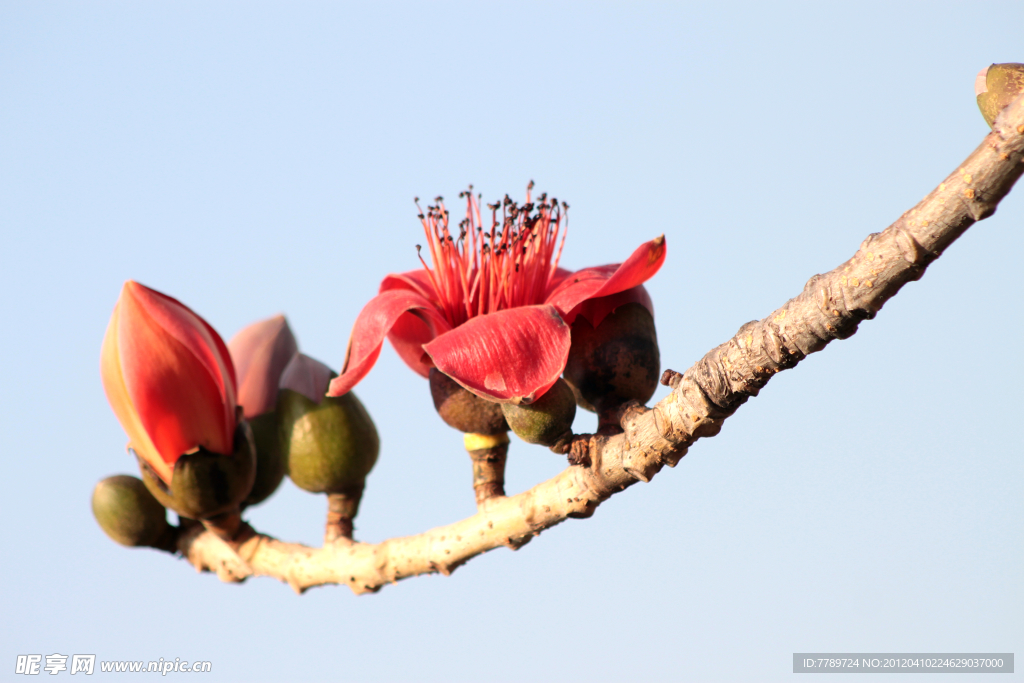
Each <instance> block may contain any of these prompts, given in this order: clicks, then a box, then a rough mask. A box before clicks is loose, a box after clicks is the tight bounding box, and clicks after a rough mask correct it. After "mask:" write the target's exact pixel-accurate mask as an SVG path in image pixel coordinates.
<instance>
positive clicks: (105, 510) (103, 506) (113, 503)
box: [92, 474, 171, 548]
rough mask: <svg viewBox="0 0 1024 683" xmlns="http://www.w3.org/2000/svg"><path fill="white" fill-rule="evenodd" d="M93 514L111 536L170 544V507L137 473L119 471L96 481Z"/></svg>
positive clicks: (130, 542)
mask: <svg viewBox="0 0 1024 683" xmlns="http://www.w3.org/2000/svg"><path fill="white" fill-rule="evenodd" d="M92 514H93V515H94V516H95V517H96V521H97V522H99V525H100V528H101V529H103V531H104V533H106V534H107V536H110V538H112V539H114V540H115V541H117V542H118V543H120V544H121V545H126V546H129V547H140V546H150V547H153V548H159V547H164V546H165V545H167V541H168V535H169V533H170V530H171V525H170V524H168V523H167V510H165V509H164V506H163V505H161V504H160V503H159V502H157V500H156V498H154V497H153V494H151V493H150V492H149V491H148V490H147V489H146V486H145V484H143V483H142V481H141V480H140V479H138V478H137V477H132V476H129V475H127V474H118V475H116V476H113V477H107V478H106V479H103V480H102V481H100V483H98V484H96V488H95V489H93V492H92Z"/></svg>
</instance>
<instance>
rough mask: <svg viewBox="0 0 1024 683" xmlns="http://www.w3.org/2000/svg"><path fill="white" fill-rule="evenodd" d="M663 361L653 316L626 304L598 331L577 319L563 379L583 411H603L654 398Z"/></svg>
mask: <svg viewBox="0 0 1024 683" xmlns="http://www.w3.org/2000/svg"><path fill="white" fill-rule="evenodd" d="M660 363H661V358H660V356H659V353H658V335H657V333H656V332H655V329H654V316H652V315H651V312H650V311H649V310H647V308H646V307H645V306H643V305H642V304H639V303H628V304H624V305H622V306H619V307H618V308H617V309H615V311H614V312H612V313H611V314H610V315H608V316H607V317H606V318H605V319H604V320H602V321H601V323H600V324H599V325H598V326H597V329H596V330H595V329H594V328H593V327H592V326H591V325H590V322H589V321H588V320H587V319H586V318H584V317H583V316H577V317H576V320H575V321H574V322H573V324H572V346H571V347H570V348H569V360H568V362H567V363H566V365H565V372H564V373H563V377H565V379H566V381H567V382H569V385H570V387H571V388H572V391H573V393H574V394H575V395H576V401H577V403H579V405H580V407H581V408H584V409H586V410H591V411H594V412H597V413H603V412H605V411H608V410H612V409H614V408H616V407H618V406H620V405H622V404H623V403H626V402H627V401H630V400H636V401H639V402H640V403H647V401H649V400H651V396H653V395H654V390H655V389H657V388H658V370H659V367H660Z"/></svg>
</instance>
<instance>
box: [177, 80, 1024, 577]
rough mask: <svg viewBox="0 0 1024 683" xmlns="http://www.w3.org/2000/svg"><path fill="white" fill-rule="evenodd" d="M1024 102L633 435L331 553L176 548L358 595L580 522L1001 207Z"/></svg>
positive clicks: (738, 339)
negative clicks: (404, 532) (533, 482)
mask: <svg viewBox="0 0 1024 683" xmlns="http://www.w3.org/2000/svg"><path fill="white" fill-rule="evenodd" d="M1022 154H1024V97H1018V98H1017V100H1016V101H1015V102H1014V103H1013V104H1011V105H1010V106H1009V107H1007V109H1006V110H1005V111H1004V112H1003V114H1002V115H1000V117H999V118H998V119H997V120H996V123H995V127H994V129H993V131H992V133H990V134H989V135H988V136H987V137H986V138H985V140H984V141H983V142H982V144H981V145H980V146H979V147H978V148H977V149H976V150H975V151H974V152H973V153H972V154H971V155H970V156H969V157H968V158H967V159H966V160H965V161H964V162H963V164H961V165H960V166H959V167H958V168H957V169H956V170H955V171H954V172H953V173H952V174H950V175H949V176H948V177H947V178H946V179H945V180H944V181H943V182H942V183H940V184H939V186H938V187H937V188H936V189H935V190H933V191H932V192H931V193H930V194H929V195H928V196H927V197H925V198H924V199H923V200H922V201H921V202H920V203H919V204H918V205H917V206H915V207H914V208H912V209H911V210H909V211H907V212H906V213H905V214H903V215H902V216H901V217H900V218H899V220H897V221H896V222H895V223H893V224H892V225H890V226H889V227H888V228H887V229H886V230H884V231H883V232H881V233H877V234H872V235H869V236H868V237H867V239H865V240H864V242H863V243H862V244H861V246H860V249H858V250H857V252H856V253H855V254H854V255H853V257H852V258H850V259H849V260H848V261H847V262H846V263H843V264H842V265H840V266H839V267H838V268H836V269H834V270H832V271H831V272H829V273H826V274H824V275H815V276H814V277H812V278H811V279H810V280H809V281H808V282H807V284H806V286H805V287H804V290H803V292H802V293H801V294H799V295H798V296H796V297H794V298H793V299H790V300H789V301H787V302H786V303H785V304H784V305H783V306H782V307H780V308H779V309H777V310H775V311H773V312H772V313H771V314H770V315H768V316H767V317H766V318H764V319H762V320H760V321H755V322H749V323H747V324H745V325H743V326H742V327H741V328H740V330H739V332H737V333H736V335H735V336H734V337H733V338H732V339H730V340H728V341H727V342H725V343H724V344H721V345H720V346H718V347H716V348H714V349H712V350H711V351H710V352H708V353H707V354H706V355H705V356H704V357H703V358H702V359H701V360H700V361H698V362H697V363H696V364H695V365H694V366H693V367H691V368H690V369H689V370H687V371H686V372H685V373H683V374H679V373H676V372H673V371H666V373H665V376H664V377H663V381H664V382H665V383H666V384H669V385H671V386H672V388H673V391H672V392H671V393H670V394H669V395H668V396H667V397H666V398H665V399H663V400H662V401H660V402H659V403H658V404H657V405H655V406H654V407H653V408H652V409H647V408H645V407H640V406H630V407H627V408H626V410H625V411H624V413H623V416H622V420H621V422H622V426H623V428H624V430H625V431H624V433H622V434H618V435H613V436H597V435H595V436H584V437H581V438H580V439H578V440H577V442H576V443H575V444H574V454H575V455H576V457H577V460H578V461H579V462H581V463H582V464H580V465H573V466H570V467H569V468H568V469H566V470H564V471H563V472H562V473H560V474H559V475H557V476H555V477H554V478H552V479H549V480H548V481H545V482H543V483H541V484H538V485H537V486H534V487H533V488H532V489H530V490H528V491H526V492H524V493H521V494H519V495H516V496H512V497H504V496H497V497H493V498H489V499H487V500H484V501H483V502H482V505H481V507H480V511H479V512H478V513H477V514H475V515H473V516H472V517H469V518H467V519H464V520H462V521H459V522H455V523H454V524H449V525H447V526H443V527H438V528H436V529H431V530H429V531H426V532H424V533H421V534H418V535H416V536H408V537H405V538H393V539H390V540H387V541H383V542H381V543H376V544H370V543H357V542H353V541H351V540H348V539H345V538H339V539H337V540H335V541H333V542H332V543H329V544H327V545H325V547H323V548H311V547H307V546H304V545H300V544H296V543H285V542H282V541H278V540H276V539H274V538H271V537H269V536H266V535H263V534H258V533H256V532H254V531H252V530H251V529H249V528H248V527H245V528H244V529H243V533H242V534H241V536H240V537H239V539H238V541H236V542H235V543H233V544H227V543H225V542H224V541H222V540H221V539H220V538H218V537H217V536H216V535H214V534H213V533H211V532H209V531H206V530H204V529H203V527H202V526H199V525H196V526H192V527H190V528H188V529H183V530H182V531H181V533H180V535H179V538H178V550H179V551H180V552H181V554H182V555H183V556H184V557H186V558H187V559H188V560H189V562H191V563H192V564H193V565H194V566H195V567H196V568H197V569H200V570H211V571H215V572H216V573H217V575H218V576H219V577H220V578H221V579H222V580H225V581H241V580H244V579H245V578H247V577H249V576H273V577H275V578H277V579H280V580H282V581H284V582H286V583H288V585H290V586H291V587H292V588H294V589H295V590H296V591H299V592H301V591H304V590H305V589H307V588H311V587H313V586H319V585H324V584H332V583H333V584H345V585H348V586H349V587H350V588H351V589H352V590H353V591H355V592H356V593H364V592H372V591H376V590H379V589H380V588H381V587H382V586H383V585H384V584H387V583H392V582H395V581H398V580H400V579H404V578H408V577H410V576H417V575H419V574H427V573H433V572H440V573H442V574H449V573H450V572H451V571H452V570H454V569H455V568H456V567H458V566H459V565H461V564H463V563H464V562H467V561H468V560H470V559H472V558H473V557H475V556H476V555H479V554H481V553H484V552H487V551H488V550H491V549H493V548H497V547H499V546H506V547H509V548H512V549H517V548H519V547H520V546H522V545H523V544H525V543H527V542H528V541H529V540H530V539H532V538H533V537H534V536H536V535H538V534H539V533H540V532H542V531H543V530H545V529H548V528H550V527H552V526H554V525H556V524H558V523H559V522H562V521H563V520H565V519H566V518H569V517H588V516H590V515H591V514H593V512H594V510H595V508H597V506H598V505H600V504H601V503H602V502H603V501H604V500H606V499H607V498H609V497H610V496H612V495H613V494H615V493H617V492H618V491H621V490H623V489H625V488H626V487H628V486H631V485H632V484H634V483H636V482H637V481H649V480H650V478H651V477H653V476H654V475H655V474H657V473H658V472H659V471H660V470H661V468H662V467H663V466H664V465H669V466H674V465H675V464H676V463H677V462H678V461H679V459H680V458H681V457H683V455H685V453H686V451H687V449H688V448H689V446H690V445H691V444H692V443H693V442H694V441H696V440H697V439H699V438H701V437H708V436H714V435H715V434H717V433H718V432H719V430H720V429H721V428H722V423H723V421H724V420H725V419H726V418H727V417H729V416H730V415H731V414H732V413H733V412H735V410H736V409H737V408H738V407H739V406H740V405H742V404H743V403H744V402H746V400H747V399H748V398H749V397H751V396H756V395H757V393H758V391H760V389H761V388H762V387H763V386H764V385H765V384H767V382H768V380H769V379H771V377H772V376H773V375H774V374H775V373H777V372H779V371H781V370H786V369H788V368H792V367H794V366H795V365H796V364H797V363H799V362H800V361H801V360H803V358H804V357H805V356H807V354H810V353H814V352H815V351H820V350H821V349H823V348H824V347H825V346H826V345H827V344H828V343H829V342H830V341H832V340H833V339H846V338H847V337H850V336H851V335H853V334H854V333H855V332H856V331H857V326H858V324H859V323H860V322H861V321H862V320H870V319H871V318H873V317H874V316H875V314H876V313H877V312H878V311H879V309H881V307H882V306H883V305H884V304H885V302H886V301H887V300H888V299H889V298H890V297H892V296H893V295H895V294H896V292H898V291H899V290H900V288H901V287H903V285H904V284H906V283H907V282H910V281H912V280H917V279H919V278H920V277H921V276H922V275H923V274H924V271H925V269H926V268H927V267H928V265H929V264H930V263H931V262H932V261H934V260H935V259H936V258H938V257H939V256H940V255H941V254H942V252H943V251H944V250H945V249H946V247H948V246H949V245H950V244H951V243H952V242H953V241H954V240H956V239H957V238H958V237H959V236H960V235H962V234H963V233H964V231H965V230H967V228H969V227H970V226H971V225H972V224H973V223H974V222H975V221H978V220H981V219H983V218H987V217H988V216H991V215H992V214H993V213H994V212H995V209H996V206H997V205H998V203H999V201H1000V200H1001V199H1002V198H1003V197H1004V196H1005V195H1006V194H1007V193H1008V192H1009V191H1010V189H1011V188H1012V187H1013V184H1014V183H1015V182H1016V180H1017V179H1018V178H1019V177H1020V176H1021V173H1022V172H1024V162H1022Z"/></svg>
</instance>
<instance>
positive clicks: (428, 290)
mask: <svg viewBox="0 0 1024 683" xmlns="http://www.w3.org/2000/svg"><path fill="white" fill-rule="evenodd" d="M392 289H408V290H411V291H413V292H416V293H417V294H422V295H423V298H425V299H429V300H431V301H433V300H434V299H436V298H437V296H436V295H435V293H434V283H433V282H431V281H430V275H429V274H428V273H427V271H425V270H423V269H422V268H420V269H419V270H410V271H409V272H407V273H398V274H395V273H392V274H391V275H387V276H386V277H385V278H384V279H383V280H382V281H381V283H380V290H379V293H383V292H387V291H389V290H392Z"/></svg>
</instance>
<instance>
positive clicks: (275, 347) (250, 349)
mask: <svg viewBox="0 0 1024 683" xmlns="http://www.w3.org/2000/svg"><path fill="white" fill-rule="evenodd" d="M228 350H229V351H231V360H232V361H233V363H234V366H235V373H236V374H237V376H238V403H239V404H240V405H241V406H242V407H243V408H244V409H245V416H246V417H247V418H250V417H256V416H257V415H262V414H263V413H267V412H270V411H271V410H273V409H274V405H275V404H276V402H277V385H278V382H280V381H281V373H282V372H284V369H285V366H287V365H288V362H289V361H290V360H291V359H292V356H294V355H295V354H296V353H298V351H299V346H298V344H297V343H296V341H295V335H293V334H292V331H291V328H289V327H288V321H287V320H286V319H285V317H284V316H283V315H276V316H274V317H273V318H268V319H267V320H261V321H259V322H256V323H253V324H252V325H249V326H248V327H246V328H243V329H242V330H241V331H240V332H239V333H238V334H236V335H235V336H234V337H232V338H231V341H229V342H228Z"/></svg>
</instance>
